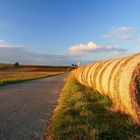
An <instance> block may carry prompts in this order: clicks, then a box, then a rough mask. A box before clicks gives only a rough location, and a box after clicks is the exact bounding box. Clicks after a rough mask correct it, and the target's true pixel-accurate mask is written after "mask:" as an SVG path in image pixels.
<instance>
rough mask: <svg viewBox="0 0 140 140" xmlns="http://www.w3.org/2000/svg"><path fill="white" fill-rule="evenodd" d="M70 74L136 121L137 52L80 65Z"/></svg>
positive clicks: (139, 109)
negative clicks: (104, 96)
mask: <svg viewBox="0 0 140 140" xmlns="http://www.w3.org/2000/svg"><path fill="white" fill-rule="evenodd" d="M72 75H73V77H74V78H75V79H76V80H78V81H79V82H80V83H81V84H83V85H86V86H88V87H92V88H94V89H96V90H97V91H99V92H100V93H101V94H102V95H107V96H109V97H110V98H111V99H112V101H113V103H114V105H115V108H116V109H117V110H120V111H122V112H124V113H127V114H129V115H131V116H133V118H134V119H135V121H136V122H137V123H140V53H139V54H135V55H132V56H128V57H123V58H114V59H109V60H105V61H100V62H95V63H91V64H89V65H85V66H81V67H79V68H78V69H76V70H74V71H72Z"/></svg>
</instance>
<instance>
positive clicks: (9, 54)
mask: <svg viewBox="0 0 140 140" xmlns="http://www.w3.org/2000/svg"><path fill="white" fill-rule="evenodd" d="M75 59H76V57H74V58H73V57H72V56H67V55H50V54H40V53H36V52H31V51H30V50H28V49H27V48H26V47H24V46H23V45H14V44H11V43H7V42H6V41H4V40H0V63H15V62H17V61H18V62H19V63H21V64H37V65H71V64H72V63H74V62H75Z"/></svg>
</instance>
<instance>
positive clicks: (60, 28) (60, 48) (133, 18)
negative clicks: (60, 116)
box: [0, 0, 140, 65]
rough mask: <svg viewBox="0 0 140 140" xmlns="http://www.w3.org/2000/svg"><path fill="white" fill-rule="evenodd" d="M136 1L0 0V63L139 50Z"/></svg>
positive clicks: (51, 61) (58, 61)
mask: <svg viewBox="0 0 140 140" xmlns="http://www.w3.org/2000/svg"><path fill="white" fill-rule="evenodd" d="M139 6H140V0H0V63H15V62H16V61H18V62H19V63H22V64H37V65H71V64H72V63H77V62H78V61H80V62H81V63H83V64H84V63H88V62H91V61H97V60H105V59H108V58H112V57H121V56H126V55H130V54H133V53H137V52H139V51H140V8H139Z"/></svg>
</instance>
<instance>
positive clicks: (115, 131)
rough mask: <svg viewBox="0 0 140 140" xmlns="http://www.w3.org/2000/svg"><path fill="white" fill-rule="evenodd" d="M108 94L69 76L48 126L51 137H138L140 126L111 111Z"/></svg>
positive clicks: (107, 139)
mask: <svg viewBox="0 0 140 140" xmlns="http://www.w3.org/2000/svg"><path fill="white" fill-rule="evenodd" d="M111 107H112V102H111V100H110V99H109V98H108V97H107V96H101V95H100V94H99V93H98V92H97V91H95V90H93V89H91V88H87V87H85V86H83V85H81V84H80V83H78V82H77V81H74V80H70V79H69V80H68V81H67V82H66V84H65V86H64V88H63V90H62V93H61V97H60V99H59V104H58V106H57V108H56V109H55V111H54V115H53V117H52V120H51V123H50V126H49V128H48V130H47V139H49V140H136V139H140V126H138V125H136V124H134V122H133V119H132V118H131V117H130V116H128V115H125V114H122V113H120V112H112V111H111Z"/></svg>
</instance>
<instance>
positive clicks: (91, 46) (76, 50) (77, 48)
mask: <svg viewBox="0 0 140 140" xmlns="http://www.w3.org/2000/svg"><path fill="white" fill-rule="evenodd" d="M97 48H98V46H97V45H96V44H95V43H93V42H89V43H88V44H87V45H85V44H79V45H75V46H72V47H70V48H69V50H70V52H72V53H73V52H74V53H79V52H82V51H91V50H94V49H97Z"/></svg>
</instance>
